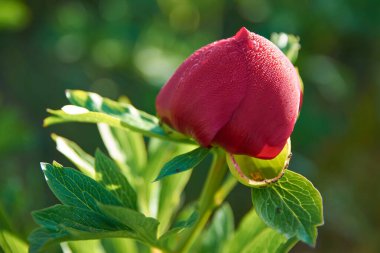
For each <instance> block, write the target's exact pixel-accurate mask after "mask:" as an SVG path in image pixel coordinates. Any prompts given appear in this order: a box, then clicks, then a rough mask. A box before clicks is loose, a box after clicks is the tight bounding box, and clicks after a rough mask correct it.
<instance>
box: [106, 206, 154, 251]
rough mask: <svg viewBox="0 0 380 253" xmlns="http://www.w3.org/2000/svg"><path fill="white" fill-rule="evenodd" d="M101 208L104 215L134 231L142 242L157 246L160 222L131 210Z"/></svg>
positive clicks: (117, 207) (112, 207)
mask: <svg viewBox="0 0 380 253" xmlns="http://www.w3.org/2000/svg"><path fill="white" fill-rule="evenodd" d="M99 206H100V208H101V210H102V212H103V213H105V214H107V215H108V216H109V217H112V218H113V219H115V220H116V221H118V222H120V223H122V224H124V225H126V226H127V227H129V228H130V229H132V230H133V231H134V232H135V233H136V234H137V237H138V238H140V239H141V240H142V241H144V242H147V243H149V244H151V245H156V244H157V228H158V224H159V222H158V221H157V220H156V219H153V218H150V217H146V216H145V215H143V214H142V213H139V212H137V211H134V210H132V209H129V208H124V207H119V206H111V205H102V204H100V205H99Z"/></svg>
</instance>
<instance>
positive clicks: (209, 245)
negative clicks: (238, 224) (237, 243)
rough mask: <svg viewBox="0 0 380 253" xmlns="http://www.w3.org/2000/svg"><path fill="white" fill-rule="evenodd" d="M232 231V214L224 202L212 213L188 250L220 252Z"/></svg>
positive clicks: (210, 252) (200, 252)
mask: <svg viewBox="0 0 380 253" xmlns="http://www.w3.org/2000/svg"><path fill="white" fill-rule="evenodd" d="M233 231H234V216H233V213H232V209H231V207H230V205H229V204H227V203H225V204H223V206H221V207H220V208H219V209H218V210H217V211H216V212H215V214H214V217H213V219H212V221H211V224H210V226H209V227H208V228H207V229H206V230H205V231H204V232H203V233H202V235H201V236H200V237H199V240H197V242H196V243H195V245H194V246H193V248H192V249H191V250H190V252H194V253H196V252H198V253H203V252H207V253H220V252H221V250H222V248H223V245H224V243H225V242H226V241H227V240H228V239H229V238H230V237H231V235H232V233H233Z"/></svg>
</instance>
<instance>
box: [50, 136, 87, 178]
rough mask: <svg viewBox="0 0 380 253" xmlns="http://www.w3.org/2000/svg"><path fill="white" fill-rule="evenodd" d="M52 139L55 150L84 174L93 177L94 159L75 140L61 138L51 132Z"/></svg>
mask: <svg viewBox="0 0 380 253" xmlns="http://www.w3.org/2000/svg"><path fill="white" fill-rule="evenodd" d="M51 137H52V139H53V140H54V141H55V143H56V145H57V150H58V151H59V152H61V153H62V154H63V155H64V156H66V157H67V158H68V159H69V160H70V161H71V162H72V163H73V164H74V165H75V166H76V167H77V168H78V169H79V170H80V171H82V172H83V173H84V174H85V175H87V176H89V177H91V178H95V169H94V167H95V159H94V157H92V156H91V155H89V154H88V153H86V152H85V151H84V150H83V149H81V148H80V147H79V146H78V145H77V144H76V143H75V142H73V141H70V140H69V139H66V138H63V137H61V136H59V135H56V134H52V135H51Z"/></svg>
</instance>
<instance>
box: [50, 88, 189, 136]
mask: <svg viewBox="0 0 380 253" xmlns="http://www.w3.org/2000/svg"><path fill="white" fill-rule="evenodd" d="M66 96H67V97H68V99H69V100H70V102H71V103H73V105H68V106H64V107H63V108H62V110H48V112H49V113H50V114H52V115H53V116H51V117H48V118H46V119H45V121H44V125H45V126H49V125H52V124H59V123H66V122H86V123H105V124H108V125H110V126H112V127H116V128H121V129H128V130H133V131H136V132H139V133H141V134H144V135H147V136H151V137H157V138H161V139H166V140H171V141H178V142H184V143H193V141H191V140H190V139H189V138H188V137H186V136H184V135H182V134H179V133H175V134H168V133H167V132H166V131H165V130H164V129H163V128H162V127H161V126H160V122H159V119H158V118H156V117H155V116H153V115H150V114H148V113H145V112H143V111H139V110H137V109H136V108H135V107H133V106H132V105H130V104H125V103H118V102H116V101H112V100H110V99H107V98H102V97H101V96H99V95H98V94H95V93H91V92H85V91H79V90H76V91H71V90H68V91H67V92H66Z"/></svg>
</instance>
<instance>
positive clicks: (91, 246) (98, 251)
mask: <svg viewBox="0 0 380 253" xmlns="http://www.w3.org/2000/svg"><path fill="white" fill-rule="evenodd" d="M61 248H62V250H63V252H65V250H66V249H67V250H70V251H69V252H70V253H86V252H91V253H104V252H105V251H104V248H103V246H102V243H101V241H100V240H85V241H71V242H67V243H61Z"/></svg>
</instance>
